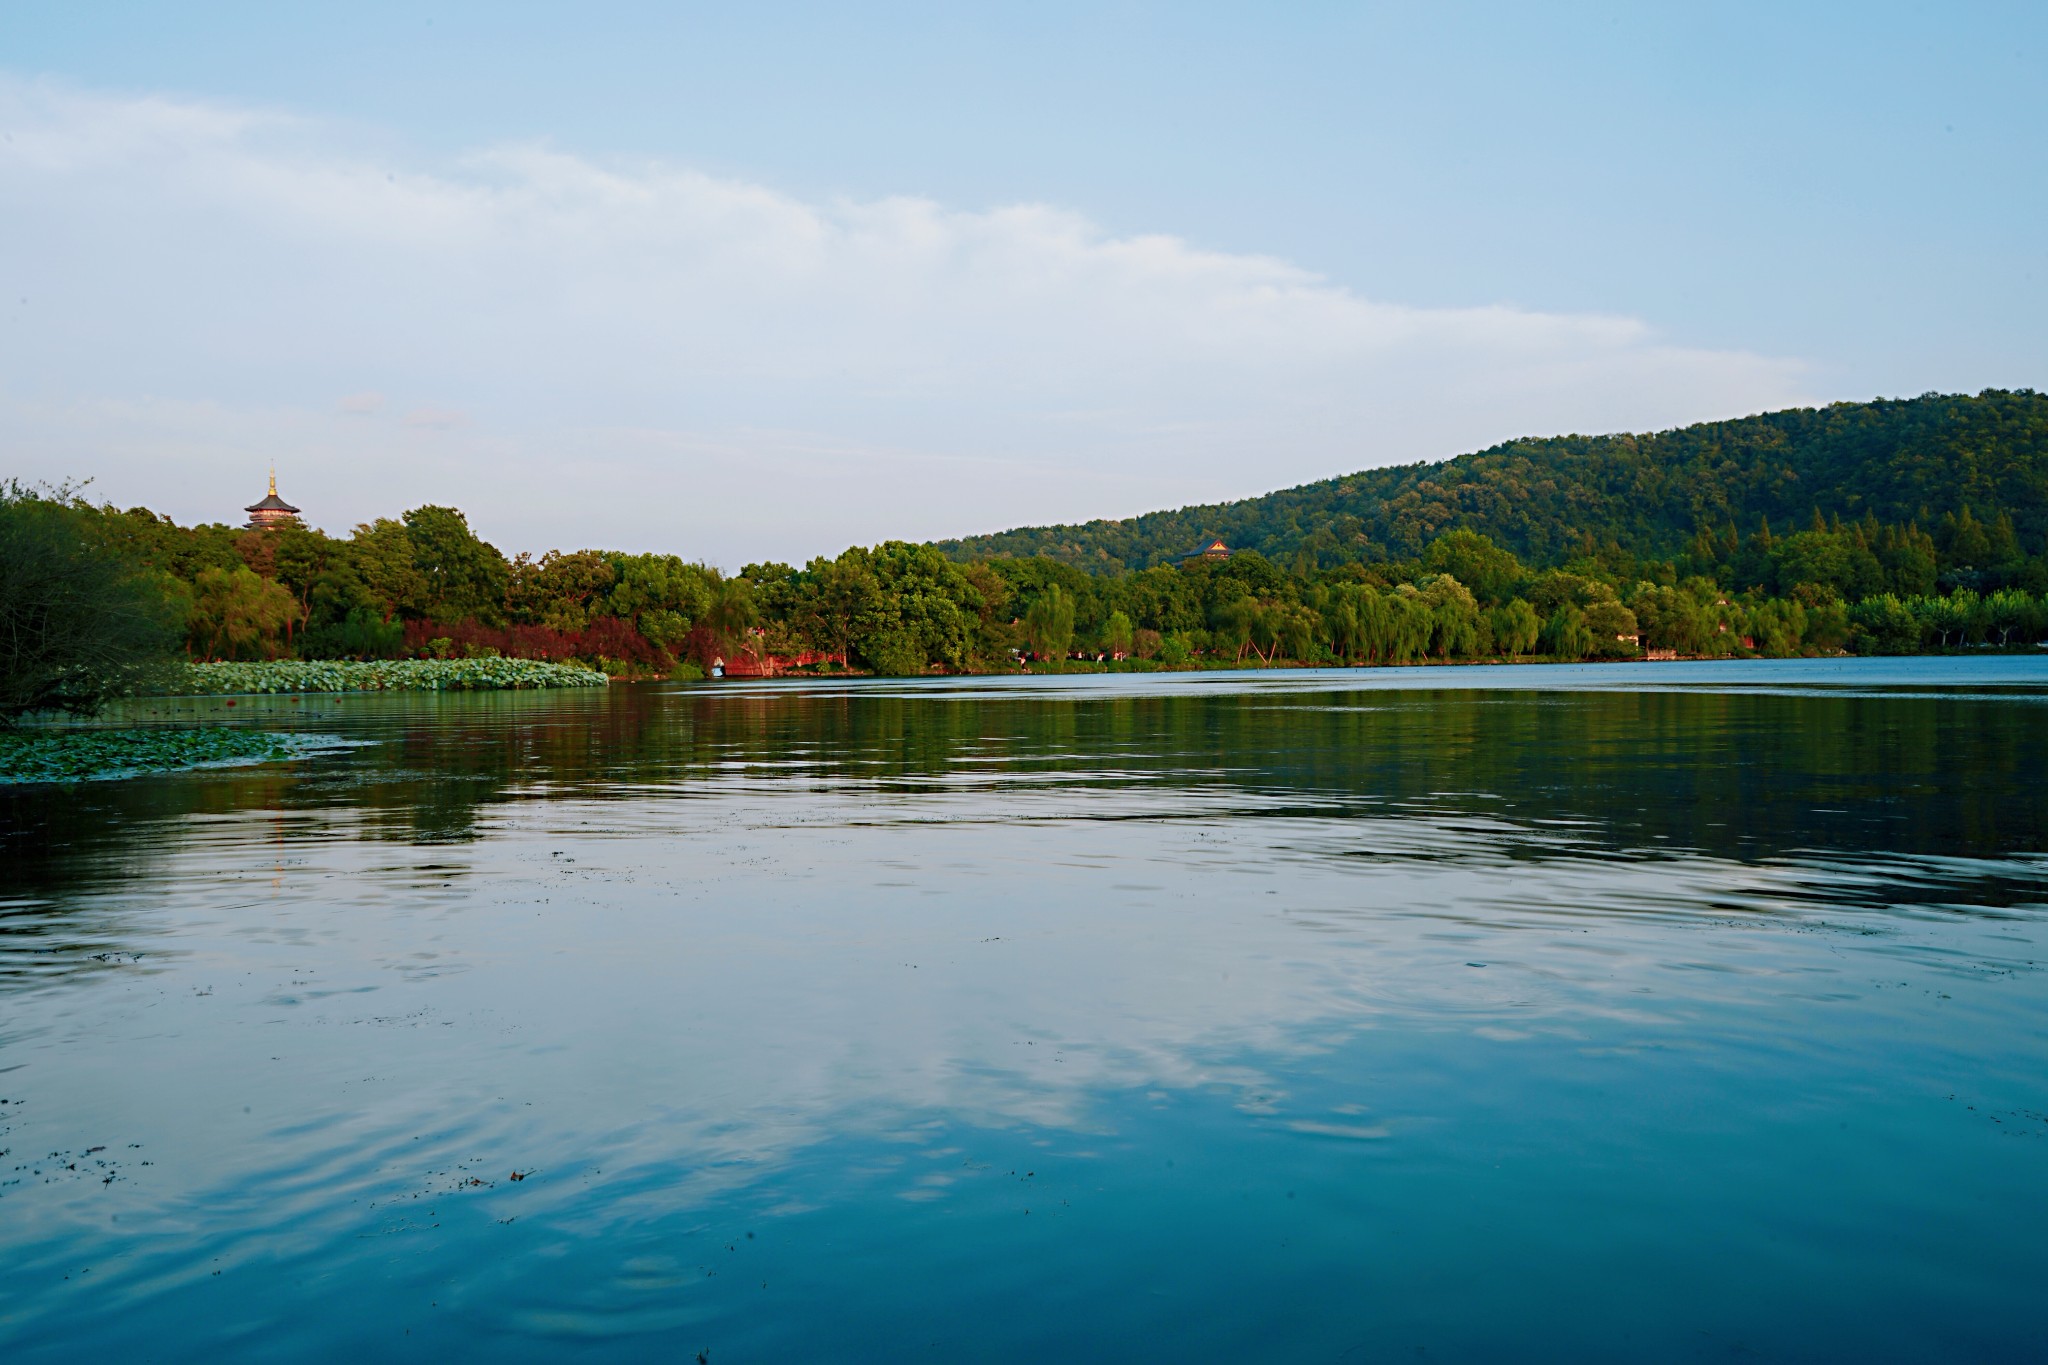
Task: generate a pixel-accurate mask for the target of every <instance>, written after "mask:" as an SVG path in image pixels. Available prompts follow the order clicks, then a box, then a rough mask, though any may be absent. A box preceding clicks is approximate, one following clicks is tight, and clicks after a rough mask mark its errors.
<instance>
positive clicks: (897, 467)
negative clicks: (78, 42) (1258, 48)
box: [0, 82, 1806, 564]
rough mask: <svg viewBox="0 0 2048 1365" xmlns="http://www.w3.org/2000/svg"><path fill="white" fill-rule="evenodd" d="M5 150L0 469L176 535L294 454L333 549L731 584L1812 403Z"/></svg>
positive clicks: (102, 142) (647, 203)
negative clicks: (654, 566) (527, 554)
mask: <svg viewBox="0 0 2048 1365" xmlns="http://www.w3.org/2000/svg"><path fill="white" fill-rule="evenodd" d="M0 126H4V128H5V129H6V130H7V132H8V134H9V139H8V140H7V141H5V142H0V297H7V296H20V295H24V294H26V295H31V296H33V299H34V304H33V306H31V305H27V304H17V305H16V306H15V307H13V308H12V309H10V310H7V311H8V312H10V313H12V314H13V316H11V317H7V318H6V319H5V321H4V322H0V360H4V362H5V363H4V366H0V371H4V374H0V436H4V438H5V440H6V443H7V445H8V447H9V449H10V450H11V451H13V452H17V453H18V458H17V463H20V464H23V465H25V466H26V468H25V469H24V470H23V472H24V473H26V474H29V475H32V476H35V477H50V476H57V475H67V474H69V475H88V474H89V475H95V476H97V478H98V482H97V483H96V485H95V488H96V490H97V491H99V492H101V493H102V494H104V495H105V496H109V497H112V498H113V499H114V500H116V501H118V502H122V503H124V504H125V503H130V502H149V503H151V504H153V505H156V506H159V507H160V508H161V509H162V510H167V511H171V512H173V513H174V514H177V515H179V516H181V517H194V516H201V517H206V516H213V515H227V514H228V513H227V512H223V511H221V510H220V509H221V508H227V509H229V511H232V510H233V509H234V508H236V507H239V505H240V503H241V502H243V501H245V500H246V499H245V498H244V493H245V491H246V487H247V485H248V484H249V483H250V481H251V480H253V479H257V478H259V477H260V475H261V471H262V470H263V469H264V468H265V467H266V466H267V464H268V463H269V461H270V460H271V459H273V458H274V459H276V460H277V462H278V464H279V467H280V478H281V482H282V483H283V484H285V485H286V486H288V487H290V489H291V490H292V491H291V494H290V496H292V497H293V499H294V500H295V501H297V502H299V503H300V504H301V505H302V506H305V507H307V508H308V511H309V513H310V515H311V516H312V517H313V519H314V520H315V521H316V522H320V523H322V524H327V525H329V526H342V525H346V524H347V523H349V522H351V521H354V520H358V519H361V518H364V517H367V516H370V515H373V514H377V513H390V512H394V511H396V510H399V509H401V508H403V507H406V506H411V505H416V504H417V503H419V502H422V501H427V500H429V499H437V500H444V501H453V502H456V503H458V504H459V505H461V506H463V507H464V508H465V509H467V510H468V511H469V512H470V513H471V517H472V520H473V521H474V522H476V523H477V524H478V525H479V526H480V527H481V528H483V529H484V530H485V531H486V532H487V533H488V534H492V535H494V536H496V537H497V538H498V539H499V540H500V541H501V542H503V543H504V544H506V545H507V546H508V547H511V548H533V547H541V546H546V545H553V544H571V543H577V544H582V543H597V544H617V545H626V546H647V547H653V546H662V547H667V548H673V549H676V550H678V551H681V552H683V553H687V554H703V555H706V556H709V557H711V558H713V559H717V560H721V561H723V562H727V563H731V564H737V563H738V562H740V561H741V560H743V559H747V558H756V557H762V556H768V555H773V556H777V557H796V556H802V555H806V554H809V553H813V552H818V551H831V550H836V549H838V548H839V547H841V546H842V545H844V544H845V543H847V542H850V541H855V540H859V541H872V540H876V539H879V538H882V537H884V536H890V535H905V536H913V537H927V536H939V535H947V534H955V533H961V532H968V531H975V530H987V529H994V528H997V527H1000V526H1005V525H1011V524H1017V523H1020V522H1026V521H1037V520H1046V519H1054V518H1058V519H1072V518H1085V517H1088V516H1091V515H1121V514H1128V513H1132V512H1137V511H1142V510H1147V509H1149V508H1153V507H1161V506H1173V505H1178V504H1180V503H1183V502H1187V501H1194V500H1203V499H1209V498H1215V497H1219V496H1234V495H1243V494H1248V493H1255V492H1260V491H1264V490H1266V489H1269V488H1274V487H1279V486H1283V485H1286V484H1290V483H1295V482H1300V481H1303V480H1306V479H1310V478H1316V477H1321V476H1325V475H1329V474H1333V473H1340V472H1344V471H1348V470H1351V469H1356V468H1360V467H1363V466H1366V465H1371V464H1382V463H1389V462H1393V461H1399V460H1412V459H1419V458H1428V457H1436V456H1442V455H1447V454H1453V453H1456V452H1457V451H1459V450H1462V449H1466V448H1470V447H1473V446H1476V445H1481V444H1486V443H1489V442H1491V441H1493V440H1497V439H1501V438H1503V437H1506V436H1511V435H1519V434H1524V433H1540V432H1546V431H1563V430H1613V429H1625V428H1641V427H1658V426H1668V425H1672V424H1675V423H1678V422H1682V421H1691V420H1698V419H1702V418H1706V417H1712V416H1723V415H1730V414H1734V413H1738V412H1743V411H1751V410H1756V409H1759V408H1764V407H1770V406H1775V405H1781V404H1785V403H1789V402H1796V401H1803V400H1804V399H1805V398H1806V391H1805V389H1804V387H1803V369H1802V367H1801V366H1800V365H1799V364H1797V363H1795V362H1790V361H1786V360H1781V359H1773V358H1768V357H1763V356H1757V355H1752V354H1747V353H1743V352H1731V351H1715V350H1705V349H1698V348H1688V347H1682V346H1676V345H1672V344H1670V343H1668V342H1666V341H1664V340H1662V339H1660V338H1659V337H1658V336H1657V334H1656V333H1655V331H1654V330H1653V329H1652V328H1650V327H1649V326H1647V325H1646V324H1644V323H1643V322H1641V321H1639V320H1636V319H1630V318H1619V317H1610V316H1600V315H1572V314H1551V313H1536V312H1529V311H1525V310H1520V309H1515V308H1510V307H1487V308H1424V307H1413V306H1405V305H1397V304H1389V303H1382V302H1377V301H1374V300H1371V299H1367V298H1364V297H1361V296H1360V295H1359V294H1357V293H1356V292H1354V291H1352V290H1350V289H1347V288H1345V287H1343V286H1342V285H1340V284H1338V283H1335V282H1332V281H1330V280H1327V279H1324V278H1322V277H1319V276H1317V275H1315V274H1313V273H1311V272H1309V271H1306V270H1303V269H1301V268H1299V267H1296V266H1294V265H1290V264H1288V263H1286V262H1284V261H1279V260H1275V259H1272V258H1268V257H1260V256H1246V255H1232V254H1227V253H1220V252H1214V251H1205V250H1202V249H1199V248H1198V247H1195V246H1193V245H1191V244H1189V243H1187V242H1185V241H1182V240H1179V239H1177V238H1173V237H1168V236H1160V235H1145V236H1133V237H1114V236H1111V235H1109V234H1107V233H1105V232H1103V231H1102V230H1100V229H1099V228H1097V227H1096V226H1095V225H1093V224H1091V223H1090V222H1089V221H1088V220H1087V219H1086V218H1084V217H1082V216H1080V215H1077V214H1075V213H1071V212H1067V211H1063V210H1059V209H1055V208H1050V207H1046V206H1042V205H1028V204H1027V205H1013V206H1008V207H1002V208H997V209H993V210H989V211H985V212H967V211H959V210H953V209H948V208H946V207H943V206H941V205H938V204H934V203H931V202H928V201H925V200H920V199H908V198H889V199H880V200H873V201H840V202H832V203H807V202H803V201H801V200H798V199H795V198H792V197H790V196H788V195H784V194H779V193H777V192H775V191H773V190H770V189H766V188H763V187H760V186H756V185H748V184H743V183H738V182H734V181H729V180H720V179H717V178H714V177H710V176H706V175H703V174H700V173H697V172H695V171H691V170H688V169H686V168H679V167H675V166H671V165H663V164H655V163H645V164H633V165H626V164H600V163H598V162H594V161H592V160H589V159H586V158H582V157H577V156H572V155H568V154H566V153H563V152H561V151H558V150H554V149H550V148H547V147H543V146H509V147H497V148H491V149H488V150H485V151H482V152H479V153H477V154H476V155H474V156H472V157H469V158H467V159H464V160H462V161H460V162H459V163H456V164H450V165H423V164H420V163H418V162H417V161H414V160H410V159H407V158H406V157H404V156H402V155H398V154H391V153H385V152H379V151H377V150H375V149H370V150H365V148H364V147H363V145H362V139H360V138H357V139H356V140H354V141H351V140H350V137H349V134H348V130H342V129H335V128H330V127H325V126H322V125H320V124H317V123H313V122H310V121H307V120H303V119H297V118H292V117H287V116H284V115H279V114H275V113H269V112H264V111H252V110H245V109H230V108H219V107H213V106H205V105H198V104H193V103H189V102H178V101H172V100H166V99H117V98H110V97H106V96H101V95H95V94H89V93H81V92H78V91H75V90H71V89H67V88H64V87H59V86H54V85H49V84H39V83H21V82H13V83H0ZM336 393H347V394H352V395H353V396H352V397H350V398H347V399H344V400H342V402H341V404H340V405H339V408H338V409H337V406H336V404H335V401H334V399H333V397H332V395H334V394H336ZM387 394H389V395H395V396H394V397H393V398H391V399H389V400H387V399H386V398H385V395H387ZM394 406H395V410H396V411H398V412H402V413H404V414H405V416H403V417H391V416H386V415H385V414H386V412H387V410H389V409H391V408H393V407H394ZM216 504H218V506H216Z"/></svg>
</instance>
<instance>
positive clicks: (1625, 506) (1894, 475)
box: [940, 389, 2048, 586]
mask: <svg viewBox="0 0 2048 1365" xmlns="http://www.w3.org/2000/svg"><path fill="white" fill-rule="evenodd" d="M1816 515H1818V516H1820V517H1822V518H1825V519H1826V521H1827V522H1828V524H1830V525H1832V524H1834V523H1835V522H1836V521H1837V520H1839V521H1841V522H1843V523H1847V524H1852V525H1868V524H1872V523H1874V524H1876V525H1877V526H1879V527H1880V528H1884V527H1890V528H1900V531H1901V533H1902V532H1903V529H1904V528H1918V530H1919V531H1921V532H1924V533H1927V534H1931V535H1936V536H1940V535H1942V534H1943V533H1944V532H1945V533H1946V534H1947V536H1948V537H1949V543H1948V546H1947V547H1945V548H1947V549H1949V550H1950V552H1951V554H1952V557H1953V558H1954V560H1955V562H1956V563H1957V564H1959V565H1975V566H1977V567H1982V564H1983V561H1984V560H1985V559H1986V558H1987V557H1993V556H1996V555H1998V554H2000V553H2002V552H2004V551H2005V546H2004V545H2003V544H2001V543H2000V541H1999V540H1998V537H1999V536H2000V535H2002V534H2007V533H2009V534H2010V535H2011V536H2012V537H2013V538H2014V540H2015V541H2016V542H2017V543H2018V544H2019V545H2021V546H2024V547H2025V548H2026V549H2027V550H2028V551H2030V552H2031V553H2035V554H2038V553H2039V552H2040V551H2041V549H2042V545H2043V541H2044V539H2048V395H2042V394H2039V393H2035V392H2032V391H2031V390H2019V391H2017V392H2006V391H2001V390H1995V389H1994V390H1987V391H1986V392H1984V393H1982V394H1979V395H1977V396H1975V397H1969V396H1964V395H1955V396H1949V395H1928V396H1927V397H1924V398H1913V399H1904V400H1888V401H1879V402H1873V403H1837V404H1834V405H1832V406H1830V407H1825V408H1799V409H1794V410H1791V411H1787V412H1774V413H1766V414H1763V415H1761V416H1756V417H1745V418H1742V419H1740V420H1737V421H1729V422H1709V423H1704V424H1702V425H1699V426H1692V427H1684V428H1681V429H1679V430H1676V431H1666V432H1658V433H1655V434H1651V435H1643V436H1559V437H1554V438H1550V439H1541V440H1536V439H1531V440H1518V441H1510V442H1508V443H1506V444H1504V445H1499V446H1495V447H1493V448H1492V449H1490V450H1482V451H1479V452H1477V453H1474V454H1470V455H1461V456H1459V457H1457V458H1456V459H1453V460H1446V461H1443V462H1440V463H1434V464H1415V465H1403V466H1399V467H1395V468H1387V469H1370V470H1366V471H1364V472H1362V473H1358V474H1351V475H1347V476H1345V477H1342V478H1336V479H1328V480H1325V481H1323V482H1321V483H1313V484H1307V485H1304V486H1302V487H1299V488H1290V489H1286V490H1284V491H1282V492H1278V493H1270V494H1267V495H1266V496H1264V497H1259V498H1249V499H1246V500H1244V501H1242V502H1233V503H1219V504H1214V505H1210V506H1200V507H1184V508H1181V509H1180V510H1179V511H1174V512H1154V513H1150V514H1148V515H1145V516H1140V517H1132V518H1129V519H1126V520H1123V521H1091V522H1088V523H1086V524H1084V525H1078V526H1040V527H1025V528H1021V529H1019V530H1014V531H1004V532H1000V533H997V534H995V535H986V536H972V537H968V538H966V539H962V540H955V541H946V542H942V543H941V545H940V548H941V549H943V550H945V551H946V553H948V554H949V555H951V556H953V557H954V558H957V559H991V558H1004V557H1007V558H1027V557H1032V556H1041V555H1042V556H1045V557H1047V558H1051V559H1056V560H1059V561H1060V562H1061V563H1065V564H1073V565H1076V566H1079V567H1081V568H1085V569H1089V570H1092V571H1096V572H1115V571H1117V570H1127V569H1143V568H1148V567H1150V566H1152V565H1156V564H1170V563H1173V562H1175V561H1177V560H1178V559H1179V558H1180V556H1182V555H1185V554H1187V553H1189V552H1190V551H1192V550H1193V549H1194V548H1195V547H1196V546H1197V545H1198V544H1199V543H1200V542H1202V541H1203V540H1204V539H1205V538H1207V537H1210V536H1221V537H1222V538H1224V539H1225V540H1226V541H1228V542H1229V543H1230V544H1231V545H1232V546H1233V547H1238V548H1243V549H1254V550H1258V551H1259V552H1260V553H1262V554H1264V555H1265V556H1267V557H1268V558H1270V559H1273V560H1275V561H1278V562H1281V563H1285V564H1288V565H1291V566H1295V565H1299V566H1303V567H1316V568H1328V567H1332V566H1335V565H1339V564H1346V563H1358V562H1363V563H1373V562H1378V561H1383V560H1389V559H1405V558H1411V557H1414V556H1416V555H1419V554H1422V553H1423V551H1424V549H1425V547H1427V546H1428V545H1430V544H1431V543H1432V542H1433V541H1435V540H1436V539H1437V538H1438V537H1440V536H1442V535H1443V534H1444V533H1445V532H1452V531H1458V530H1469V531H1475V532H1478V533H1481V534H1483V535H1485V536H1487V537H1488V538H1489V539H1491V540H1492V541H1493V542H1494V543H1495V544H1497V545H1500V546H1502V547H1504V548H1506V549H1508V550H1511V551H1513V552H1514V553H1515V554H1516V555H1518V556H1520V557H1521V558H1522V559H1524V560H1526V561H1528V562H1531V563H1535V564H1542V565H1550V564H1559V563H1563V562H1564V561H1566V560H1568V559H1573V558H1577V557H1580V556H1584V555H1589V554H1595V553H1599V552H1601V551H1603V550H1611V549H1613V548H1617V547H1618V548H1620V549H1622V550H1625V551H1626V552H1627V553H1629V554H1632V555H1635V556H1638V557H1643V558H1668V557H1673V556H1676V555H1679V554H1681V553H1684V552H1685V551H1686V550H1687V549H1688V547H1689V546H1690V545H1691V544H1692V542H1693V540H1694V538H1695V537H1696V536H1698V535H1699V534H1700V533H1701V532H1702V531H1706V532H1709V533H1711V534H1714V535H1720V534H1723V533H1724V532H1725V530H1726V528H1729V527H1736V528H1739V530H1740V532H1741V533H1742V534H1747V533H1749V532H1752V531H1754V530H1756V529H1757V528H1758V527H1759V526H1761V525H1762V524H1764V523H1765V522H1769V523H1771V524H1773V525H1775V526H1778V527H1780V528H1783V529H1786V530H1790V529H1793V528H1798V527H1805V526H1807V525H1808V524H1809V522H1810V521H1811V520H1812V519H1813V518H1814V517H1815V516H1816ZM2001 515H2002V516H2003V517H2004V518H2005V519H2006V520H2005V531H2003V532H2001V531H1997V530H1995V529H1993V528H1994V527H1995V526H1996V525H1997V523H1996V521H1995V520H1986V519H1987V518H1989V519H1995V518H1997V517H1999V516H2001ZM1980 537H1981V539H1980ZM1745 586H1749V585H1745ZM1930 586H1931V585H1930Z"/></svg>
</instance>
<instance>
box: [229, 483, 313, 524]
mask: <svg viewBox="0 0 2048 1365" xmlns="http://www.w3.org/2000/svg"><path fill="white" fill-rule="evenodd" d="M242 510H243V511H245V512H247V513H248V514H249V529H250V530H252V531H262V530H265V529H267V528H269V527H272V526H282V525H283V524H284V523H286V522H288V521H297V520H298V519H299V509H298V508H296V507H294V506H292V505H291V504H290V503H288V502H286V501H285V500H284V499H283V498H280V497H279V496H278V495H277V471H276V470H275V469H273V470H271V471H270V494H269V496H268V497H266V498H264V499H263V501H262V502H258V503H251V504H250V505H249V506H247V507H245V508H243V509H242Z"/></svg>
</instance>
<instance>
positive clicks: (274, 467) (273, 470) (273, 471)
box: [270, 460, 277, 498]
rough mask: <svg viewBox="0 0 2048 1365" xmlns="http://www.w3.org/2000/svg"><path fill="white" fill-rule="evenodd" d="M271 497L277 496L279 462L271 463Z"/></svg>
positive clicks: (273, 461)
mask: <svg viewBox="0 0 2048 1365" xmlns="http://www.w3.org/2000/svg"><path fill="white" fill-rule="evenodd" d="M270 496H271V497H273V498H274V497H276V496H277V461H275V460H272V461H271V462H270Z"/></svg>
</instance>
